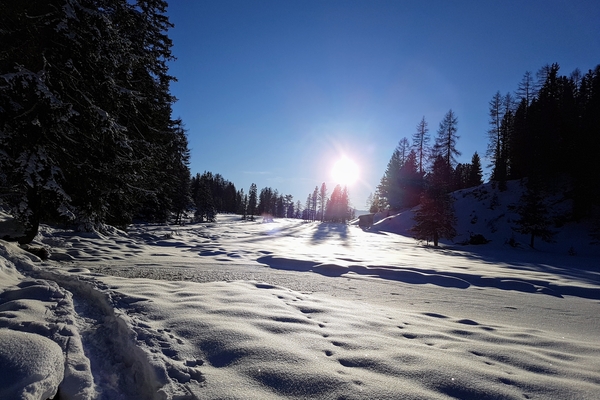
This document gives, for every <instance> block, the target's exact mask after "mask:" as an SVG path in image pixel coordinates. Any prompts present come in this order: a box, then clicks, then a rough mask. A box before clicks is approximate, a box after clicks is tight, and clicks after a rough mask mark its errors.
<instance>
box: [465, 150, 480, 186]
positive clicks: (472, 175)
mask: <svg viewBox="0 0 600 400" xmlns="http://www.w3.org/2000/svg"><path fill="white" fill-rule="evenodd" d="M467 182H468V186H467V187H473V186H479V185H481V184H482V183H483V170H482V169H481V160H480V158H479V154H477V152H475V153H473V157H472V158H471V168H470V170H469V178H468V181H467Z"/></svg>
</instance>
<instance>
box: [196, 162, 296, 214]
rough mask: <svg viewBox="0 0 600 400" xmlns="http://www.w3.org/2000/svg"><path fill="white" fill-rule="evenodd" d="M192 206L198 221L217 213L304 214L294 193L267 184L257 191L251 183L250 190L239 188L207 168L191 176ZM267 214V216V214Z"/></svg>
mask: <svg viewBox="0 0 600 400" xmlns="http://www.w3.org/2000/svg"><path fill="white" fill-rule="evenodd" d="M190 195H191V196H190V197H191V199H192V202H191V203H190V204H189V208H192V209H194V217H195V220H196V221H197V222H204V221H208V222H213V221H215V220H216V215H217V213H233V214H240V215H241V216H242V219H248V220H254V218H255V216H257V215H265V216H267V215H268V216H273V217H278V218H284V217H287V218H301V216H302V214H300V211H299V210H300V202H298V205H295V204H294V200H293V196H292V195H289V194H288V195H282V194H279V192H278V191H277V190H276V189H275V190H274V189H272V188H270V187H265V188H263V189H261V191H260V194H259V193H258V190H257V187H256V184H254V183H253V184H251V185H250V189H249V191H248V193H247V194H246V193H244V189H239V190H237V189H236V188H235V185H234V184H233V183H231V182H229V181H228V180H226V179H224V178H223V177H222V176H221V175H220V174H213V173H212V172H204V173H203V174H202V175H200V174H196V176H194V177H193V178H192V179H191V184H190ZM267 218H268V217H267Z"/></svg>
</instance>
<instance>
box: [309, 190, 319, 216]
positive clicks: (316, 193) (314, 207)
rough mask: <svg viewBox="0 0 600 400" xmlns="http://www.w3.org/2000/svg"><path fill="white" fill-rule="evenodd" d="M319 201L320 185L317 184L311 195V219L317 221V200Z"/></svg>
mask: <svg viewBox="0 0 600 400" xmlns="http://www.w3.org/2000/svg"><path fill="white" fill-rule="evenodd" d="M318 201H319V187H318V186H315V190H314V191H313V193H312V197H311V205H310V207H311V208H310V209H311V221H316V219H317V202H318Z"/></svg>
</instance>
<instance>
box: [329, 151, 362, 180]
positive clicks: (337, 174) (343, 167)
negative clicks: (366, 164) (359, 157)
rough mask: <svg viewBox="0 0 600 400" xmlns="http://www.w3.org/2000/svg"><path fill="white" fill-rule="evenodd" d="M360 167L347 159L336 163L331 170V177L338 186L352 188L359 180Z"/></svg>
mask: <svg viewBox="0 0 600 400" xmlns="http://www.w3.org/2000/svg"><path fill="white" fill-rule="evenodd" d="M358 172H359V171H358V165H356V163H355V162H354V161H352V160H350V159H349V158H347V157H342V158H340V159H339V160H337V161H336V163H335V164H334V165H333V168H332V170H331V177H332V178H333V180H334V181H335V183H336V184H340V185H342V186H351V185H352V184H353V183H354V182H356V181H357V180H358Z"/></svg>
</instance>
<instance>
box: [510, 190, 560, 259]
mask: <svg viewBox="0 0 600 400" xmlns="http://www.w3.org/2000/svg"><path fill="white" fill-rule="evenodd" d="M516 211H517V213H518V214H519V216H520V218H519V219H518V220H517V221H515V223H516V226H514V227H513V230H514V231H515V232H518V233H522V234H524V235H530V240H529V246H531V247H532V248H534V244H535V243H534V241H535V238H536V237H539V238H540V239H542V240H543V241H545V242H552V238H553V237H554V234H555V232H554V231H552V230H551V229H550V226H551V224H552V220H551V219H550V218H549V216H548V215H549V210H548V208H547V206H546V204H545V203H544V198H543V196H542V192H541V190H540V189H539V184H534V183H530V184H528V185H527V190H526V191H525V193H523V195H522V196H521V199H520V201H519V204H518V206H517V207H516Z"/></svg>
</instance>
